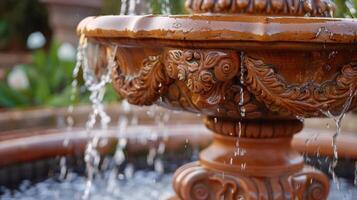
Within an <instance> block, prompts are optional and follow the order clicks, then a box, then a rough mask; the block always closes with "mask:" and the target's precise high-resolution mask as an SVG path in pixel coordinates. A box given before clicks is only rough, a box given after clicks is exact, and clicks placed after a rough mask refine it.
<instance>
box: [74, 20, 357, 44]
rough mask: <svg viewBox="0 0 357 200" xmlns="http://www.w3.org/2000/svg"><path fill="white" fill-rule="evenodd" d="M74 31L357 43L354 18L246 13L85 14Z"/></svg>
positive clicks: (96, 34)
mask: <svg viewBox="0 0 357 200" xmlns="http://www.w3.org/2000/svg"><path fill="white" fill-rule="evenodd" d="M77 33H78V34H79V35H80V34H84V35H85V36H87V37H96V38H108V39H109V38H131V39H160V40H180V41H252V42H309V43H325V44H326V43H331V44H345V43H347V44H351V43H357V20H355V19H338V18H317V17H314V18H312V17H275V16H274V17H272V16H248V15H213V14H211V15H203V14H200V15H172V16H155V15H140V16H139V15H138V16H124V15H108V16H97V17H87V18H85V19H84V20H82V21H81V22H80V24H79V25H78V27H77Z"/></svg>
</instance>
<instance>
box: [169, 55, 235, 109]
mask: <svg viewBox="0 0 357 200" xmlns="http://www.w3.org/2000/svg"><path fill="white" fill-rule="evenodd" d="M239 64H240V61H239V58H238V55H237V53H236V52H234V51H222V50H176V49H174V50H168V51H167V52H166V55H165V67H166V73H167V74H168V76H169V77H170V78H172V79H174V80H178V81H183V82H184V83H185V84H186V86H187V87H188V88H189V90H190V91H191V92H192V102H193V103H194V104H195V105H196V106H197V107H201V108H210V107H213V106H216V105H218V104H219V103H220V102H221V101H222V100H223V99H224V95H225V92H226V91H227V90H228V88H229V87H231V86H232V79H233V78H234V77H235V76H236V75H237V73H238V71H239Z"/></svg>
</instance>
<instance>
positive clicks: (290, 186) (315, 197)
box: [173, 163, 330, 200]
mask: <svg viewBox="0 0 357 200" xmlns="http://www.w3.org/2000/svg"><path fill="white" fill-rule="evenodd" d="M173 184H174V189H175V191H176V194H177V195H178V197H179V198H180V199H182V200H183V199H190V200H217V199H225V200H237V199H246V200H261V199H305V200H325V199H327V195H328V192H329V187H330V186H329V179H328V178H327V177H326V176H325V175H324V174H322V173H321V172H319V171H317V170H314V169H312V168H311V167H305V168H304V170H303V171H302V172H298V173H296V174H293V175H288V174H286V175H282V176H278V177H265V178H262V177H248V176H242V175H239V174H230V173H223V172H218V171H214V170H210V169H207V168H204V167H202V166H200V165H199V163H190V164H187V165H185V166H183V167H182V168H180V169H178V170H177V171H176V173H175V175H174V183H173Z"/></svg>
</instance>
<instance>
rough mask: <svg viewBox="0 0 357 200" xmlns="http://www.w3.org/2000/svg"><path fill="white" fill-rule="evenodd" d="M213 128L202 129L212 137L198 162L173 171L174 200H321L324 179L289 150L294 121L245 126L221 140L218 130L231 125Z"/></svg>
mask: <svg viewBox="0 0 357 200" xmlns="http://www.w3.org/2000/svg"><path fill="white" fill-rule="evenodd" d="M219 123H220V122H219V121H216V122H215V124H214V125H216V126H212V124H211V123H210V124H208V127H209V128H210V129H211V130H214V131H215V132H216V134H215V135H214V137H213V142H212V144H211V145H210V146H209V147H208V148H206V149H205V150H203V151H202V152H201V153H200V161H199V162H195V163H191V164H187V165H185V166H183V167H181V168H180V169H178V170H177V171H176V173H175V175H174V179H173V187H174V189H175V191H176V194H177V197H178V199H181V200H326V199H327V196H328V192H329V187H330V184H329V179H328V178H327V177H326V176H325V175H324V174H323V173H322V172H320V171H318V170H316V169H314V168H312V167H309V166H304V163H303V159H302V156H301V155H299V154H298V153H297V152H295V151H294V150H293V149H292V148H291V138H292V135H293V134H294V133H296V132H298V131H299V130H301V128H302V124H301V123H300V122H297V121H292V122H281V121H279V122H277V121H276V122H264V123H256V122H246V123H245V124H244V125H242V124H239V126H236V127H239V128H238V129H231V131H229V133H231V134H225V135H224V134H222V133H223V132H224V131H220V130H223V129H225V130H227V129H228V128H227V127H232V126H233V123H234V122H227V121H224V122H221V124H219ZM239 123H244V122H239ZM229 124H230V126H228V125H229ZM215 127H219V128H220V129H217V128H215ZM243 127H245V128H244V129H243ZM250 127H251V128H250ZM261 127H265V128H261ZM217 130H218V131H217ZM233 130H237V131H236V132H234V131H233ZM267 131H270V132H271V134H269V135H270V137H264V138H263V137H260V136H266V135H267ZM217 132H219V133H220V134H217ZM237 133H239V134H237ZM241 133H242V134H241ZM280 133H284V134H280ZM238 135H244V136H245V137H244V138H241V137H239V136H238ZM250 135H252V136H254V137H249V136H250Z"/></svg>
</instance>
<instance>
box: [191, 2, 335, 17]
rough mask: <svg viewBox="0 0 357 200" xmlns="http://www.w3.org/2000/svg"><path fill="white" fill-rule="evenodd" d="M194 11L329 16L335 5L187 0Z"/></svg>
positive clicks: (330, 3)
mask: <svg viewBox="0 0 357 200" xmlns="http://www.w3.org/2000/svg"><path fill="white" fill-rule="evenodd" d="M186 7H187V8H188V9H190V10H192V11H193V12H194V13H202V12H213V13H248V14H264V15H285V16H305V15H309V16H319V17H331V16H332V12H333V11H334V10H335V5H334V4H333V3H332V2H331V1H330V0H302V1H299V0H278V1H276V0H219V1H216V0H187V1H186Z"/></svg>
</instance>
